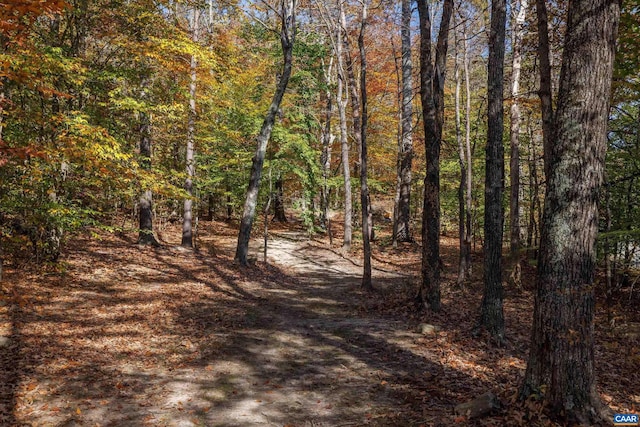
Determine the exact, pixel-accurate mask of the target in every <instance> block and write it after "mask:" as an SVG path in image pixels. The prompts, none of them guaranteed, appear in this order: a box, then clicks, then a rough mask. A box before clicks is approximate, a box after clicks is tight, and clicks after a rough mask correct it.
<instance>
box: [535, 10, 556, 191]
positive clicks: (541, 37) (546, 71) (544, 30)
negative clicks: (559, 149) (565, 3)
mask: <svg viewBox="0 0 640 427" xmlns="http://www.w3.org/2000/svg"><path fill="white" fill-rule="evenodd" d="M536 14H537V17H538V61H539V62H540V65H539V66H540V92H539V93H538V94H539V96H540V104H541V107H542V110H541V111H542V140H543V142H542V145H543V147H544V175H545V181H546V182H548V181H549V163H550V161H551V160H550V156H551V133H552V131H553V104H552V102H551V59H550V49H551V46H550V44H549V22H548V18H547V4H546V1H545V0H536Z"/></svg>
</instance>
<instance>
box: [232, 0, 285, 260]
mask: <svg viewBox="0 0 640 427" xmlns="http://www.w3.org/2000/svg"><path fill="white" fill-rule="evenodd" d="M279 19H280V45H281V47H282V53H283V66H282V71H281V73H280V76H279V79H278V82H277V84H276V91H275V93H274V95H273V99H272V101H271V105H270V106H269V110H268V111H267V114H266V116H265V119H264V121H263V123H262V127H261V129H260V133H259V134H258V137H257V148H256V154H255V155H254V157H253V162H252V166H251V176H250V178H249V185H248V187H247V195H246V200H245V204H244V211H243V213H242V219H241V222H240V231H239V232H238V246H237V248H236V255H235V260H236V261H238V262H239V263H240V264H241V265H246V264H247V255H248V253H249V239H250V237H251V226H252V225H253V220H254V218H255V212H256V204H257V203H258V191H259V190H260V179H261V177H262V167H263V165H264V158H265V154H266V152H267V143H268V142H269V137H270V136H271V130H272V129H273V124H274V122H275V119H276V114H277V113H278V109H279V108H280V103H281V102H282V98H283V97H284V92H285V91H286V89H287V84H288V83H289V77H291V67H292V61H293V44H294V41H295V36H296V0H281V1H280V13H279Z"/></svg>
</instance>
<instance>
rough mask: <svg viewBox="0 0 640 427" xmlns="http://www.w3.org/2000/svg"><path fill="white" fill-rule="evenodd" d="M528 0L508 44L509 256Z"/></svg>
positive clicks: (514, 229) (516, 226)
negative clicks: (509, 78)
mask: <svg viewBox="0 0 640 427" xmlns="http://www.w3.org/2000/svg"><path fill="white" fill-rule="evenodd" d="M528 6H529V2H528V0H520V7H519V9H518V13H517V14H516V15H515V19H514V21H515V22H514V25H513V31H512V39H511V47H512V52H513V53H512V55H513V57H512V59H511V63H512V67H511V117H510V119H511V127H510V141H511V145H510V158H509V176H510V184H511V191H510V198H509V200H510V203H509V220H510V223H509V228H510V237H511V245H510V250H511V257H512V258H514V261H515V257H516V256H517V254H518V250H519V248H520V235H521V227H520V122H521V121H522V118H521V114H520V100H519V99H518V98H519V96H520V68H521V66H522V39H523V37H524V32H525V18H526V15H527V7H528Z"/></svg>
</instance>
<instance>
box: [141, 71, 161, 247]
mask: <svg viewBox="0 0 640 427" xmlns="http://www.w3.org/2000/svg"><path fill="white" fill-rule="evenodd" d="M140 86H141V95H140V98H141V99H142V100H143V101H145V100H146V99H147V96H148V90H149V87H148V86H149V78H148V77H147V76H145V77H143V79H142V82H141V83H140ZM139 116H140V166H141V167H142V169H143V170H146V171H149V170H151V121H150V118H149V113H148V112H147V111H140V113H139ZM152 205H153V193H152V191H151V190H150V189H149V188H143V189H142V194H141V195H140V199H139V201H138V206H139V207H138V210H139V212H138V216H139V219H140V226H139V232H138V244H141V245H157V244H158V241H157V240H156V237H155V236H154V235H153V209H152V207H153V206H152Z"/></svg>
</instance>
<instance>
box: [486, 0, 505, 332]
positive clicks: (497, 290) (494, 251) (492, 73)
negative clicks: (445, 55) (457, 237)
mask: <svg viewBox="0 0 640 427" xmlns="http://www.w3.org/2000/svg"><path fill="white" fill-rule="evenodd" d="M506 23H507V2H506V0H492V1H491V30H490V33H489V64H488V99H487V101H488V112H487V125H488V127H487V147H486V172H485V190H484V200H485V207H484V212H485V213H484V236H485V241H484V294H483V297H482V304H481V306H480V325H479V326H480V327H483V328H485V329H486V330H487V331H488V332H489V334H491V336H492V337H493V338H494V339H495V340H497V341H498V342H499V343H502V342H503V341H504V312H503V289H502V226H503V222H504V208H503V205H502V193H503V188H504V145H503V142H502V136H503V121H504V105H503V90H504V83H503V77H504V51H505V33H506Z"/></svg>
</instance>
